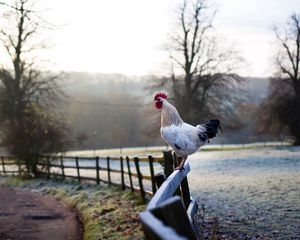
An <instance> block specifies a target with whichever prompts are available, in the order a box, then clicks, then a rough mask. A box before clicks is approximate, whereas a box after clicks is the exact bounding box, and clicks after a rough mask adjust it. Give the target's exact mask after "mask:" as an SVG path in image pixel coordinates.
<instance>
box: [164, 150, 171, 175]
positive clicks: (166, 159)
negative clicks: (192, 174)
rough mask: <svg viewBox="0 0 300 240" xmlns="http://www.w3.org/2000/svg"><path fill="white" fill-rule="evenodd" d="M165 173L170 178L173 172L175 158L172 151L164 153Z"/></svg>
mask: <svg viewBox="0 0 300 240" xmlns="http://www.w3.org/2000/svg"><path fill="white" fill-rule="evenodd" d="M163 154H164V172H165V174H166V177H169V176H170V175H171V174H172V172H173V156H172V152H171V151H164V152H163Z"/></svg>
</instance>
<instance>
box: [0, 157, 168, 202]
mask: <svg viewBox="0 0 300 240" xmlns="http://www.w3.org/2000/svg"><path fill="white" fill-rule="evenodd" d="M0 160H1V166H2V169H1V167H0V173H3V174H4V175H7V174H21V172H22V171H24V169H25V165H24V163H20V162H18V161H16V159H15V158H14V157H12V156H1V157H0ZM163 161H164V160H163V158H157V157H152V156H148V157H146V158H140V157H120V158H113V157H105V158H101V157H77V156H75V157H69V156H43V157H41V158H39V160H38V163H37V167H38V173H39V174H41V175H44V176H46V177H48V178H51V177H55V178H61V179H66V178H73V179H77V181H78V182H81V181H82V180H88V181H95V182H96V184H100V183H101V182H103V183H106V184H108V185H113V186H120V187H121V188H122V189H123V190H124V189H126V188H129V189H130V190H131V191H132V192H134V191H138V192H140V194H141V197H142V199H143V201H144V202H145V201H146V198H147V196H152V195H153V194H155V192H156V190H157V187H156V184H155V179H154V178H155V173H154V164H155V163H156V164H157V163H161V162H163ZM141 164H142V165H143V169H145V168H146V165H148V167H149V171H148V172H149V174H148V175H147V174H145V173H142V171H141ZM112 165H113V166H112ZM117 165H118V166H119V167H117ZM148 167H147V168H148ZM1 170H2V171H1ZM70 170H71V171H70ZM82 171H85V173H83V172H82ZM70 172H72V174H70ZM74 173H75V174H74ZM104 173H105V175H106V177H103V176H102V175H104ZM112 174H114V175H119V177H120V180H119V181H116V180H115V179H114V178H112ZM92 175H93V176H92ZM125 177H127V181H126V179H125ZM134 180H136V182H137V184H136V185H137V186H136V185H135V184H134ZM145 180H146V181H147V182H148V185H149V183H150V185H151V186H150V189H148V190H146V189H145V186H144V185H145ZM126 182H127V183H126Z"/></svg>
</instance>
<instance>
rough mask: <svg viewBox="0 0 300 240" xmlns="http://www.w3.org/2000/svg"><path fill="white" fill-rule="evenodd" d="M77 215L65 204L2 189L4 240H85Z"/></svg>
mask: <svg viewBox="0 0 300 240" xmlns="http://www.w3.org/2000/svg"><path fill="white" fill-rule="evenodd" d="M81 236H82V234H81V224H79V221H78V219H77V214H76V212H72V211H71V210H70V209H69V208H68V207H67V206H66V205H65V204H64V203H63V202H61V201H58V200H56V199H54V198H52V197H49V196H44V195H41V194H39V193H33V192H30V191H27V192H25V191H22V190H15V189H10V188H4V187H2V186H0V240H15V239H16V240H21V239H22V240H25V239H28V240H29V239H30V240H37V239H43V240H44V239H45V240H47V239H49V240H50V239H51V240H52V239H55V240H62V239H72V240H77V239H78V240H79V239H81Z"/></svg>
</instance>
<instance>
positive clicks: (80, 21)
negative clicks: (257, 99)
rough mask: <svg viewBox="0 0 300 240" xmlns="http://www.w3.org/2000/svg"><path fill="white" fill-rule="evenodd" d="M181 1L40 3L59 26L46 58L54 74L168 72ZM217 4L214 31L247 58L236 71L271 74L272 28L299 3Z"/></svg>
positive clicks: (243, 0)
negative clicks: (171, 36)
mask: <svg viewBox="0 0 300 240" xmlns="http://www.w3.org/2000/svg"><path fill="white" fill-rule="evenodd" d="M6 2H9V0H7V1H6ZM180 2H181V1H180V0H85V1H78V0H77V1H76V0H51V1H47V0H39V1H38V5H37V6H38V8H39V9H41V10H44V11H43V12H42V15H43V16H45V18H46V19H47V20H48V21H49V22H51V23H53V24H55V25H57V26H59V28H57V29H56V30H54V31H50V32H48V33H47V37H48V38H49V39H50V42H51V45H52V47H51V49H49V50H48V51H47V52H46V53H44V54H45V55H44V56H45V57H47V58H49V59H50V61H51V62H52V65H51V67H52V68H53V67H54V68H55V69H56V70H64V71H87V72H100V73H121V74H129V75H146V74H159V73H165V72H167V71H166V70H168V68H169V64H168V53H167V52H166V51H164V50H163V46H164V44H165V43H166V41H167V39H168V34H170V33H171V32H172V29H174V22H175V18H176V15H175V10H176V9H177V7H178V4H179V3H180ZM213 4H214V5H215V6H216V8H217V15H216V17H215V21H214V27H215V31H216V32H217V34H218V35H220V36H221V37H222V39H223V40H224V41H226V42H227V43H228V45H232V46H234V47H235V48H236V49H237V50H238V51H239V52H240V55H241V56H242V57H243V58H244V59H245V67H243V68H241V69H240V70H239V72H238V73H239V74H241V75H244V76H256V77H267V76H270V75H271V74H272V71H273V69H272V56H274V51H275V46H274V39H275V38H274V33H273V31H272V27H273V26H274V25H281V26H282V25H284V24H286V22H287V20H288V17H289V15H291V14H292V13H293V12H295V11H297V10H298V12H300V0H215V1H213ZM296 6H299V8H298V9H297V8H296ZM0 57H1V55H0ZM0 60H1V58H0Z"/></svg>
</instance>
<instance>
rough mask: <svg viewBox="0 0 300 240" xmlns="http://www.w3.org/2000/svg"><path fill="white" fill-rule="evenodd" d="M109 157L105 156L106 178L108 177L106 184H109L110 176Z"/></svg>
mask: <svg viewBox="0 0 300 240" xmlns="http://www.w3.org/2000/svg"><path fill="white" fill-rule="evenodd" d="M109 160H110V157H107V158H106V163H107V178H108V184H109V185H111V178H110V163H109Z"/></svg>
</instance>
